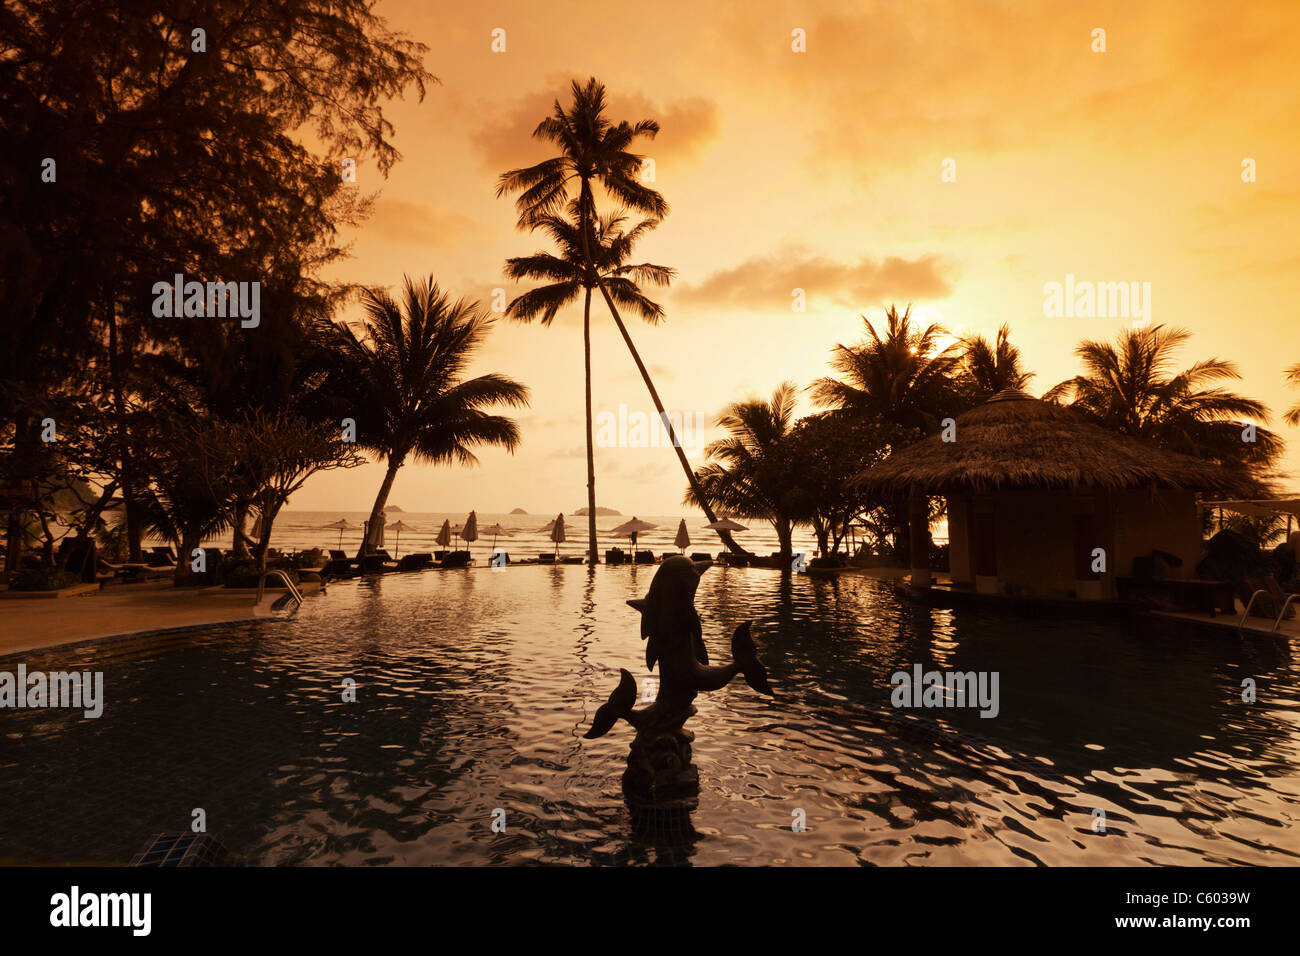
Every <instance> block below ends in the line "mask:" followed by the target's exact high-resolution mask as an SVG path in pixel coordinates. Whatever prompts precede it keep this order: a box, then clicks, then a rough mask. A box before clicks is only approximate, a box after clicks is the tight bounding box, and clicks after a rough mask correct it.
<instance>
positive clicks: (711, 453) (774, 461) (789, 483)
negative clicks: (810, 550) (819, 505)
mask: <svg viewBox="0 0 1300 956" xmlns="http://www.w3.org/2000/svg"><path fill="white" fill-rule="evenodd" d="M796 391H797V390H796V387H795V385H794V383H793V382H782V383H781V384H780V385H779V386H777V389H776V391H774V392H773V393H772V397H771V398H770V399H769V400H767V401H763V400H762V399H757V398H752V399H749V400H748V401H745V402H736V403H734V404H732V405H728V406H727V407H726V409H724V410H723V412H722V414H721V415H719V416H718V421H717V424H718V427H719V428H722V429H723V430H724V431H726V432H727V433H728V437H726V438H720V439H718V440H717V441H714V442H710V443H709V445H708V447H706V448H705V449H704V453H705V455H706V456H707V457H708V458H712V459H715V461H712V462H709V463H707V464H705V465H704V466H703V467H701V468H700V469H699V471H697V472H696V473H695V477H696V481H695V482H693V483H692V484H691V487H690V489H689V490H688V491H687V492H686V496H685V498H684V499H683V500H684V501H685V503H686V504H690V505H699V504H700V500H701V499H700V498H699V497H698V492H697V491H696V488H697V487H699V488H701V489H703V491H704V493H705V494H706V495H708V496H709V499H710V500H712V501H716V502H717V503H718V504H720V505H721V506H722V507H723V508H725V509H726V510H727V512H728V513H730V514H735V515H739V516H740V517H742V518H757V519H761V520H766V521H770V522H771V523H772V527H773V528H775V529H776V536H777V540H778V541H779V542H780V550H781V556H782V558H784V559H787V562H788V559H789V557H790V555H791V553H792V551H793V547H792V544H791V537H792V529H793V525H794V519H795V517H796V512H797V508H798V504H797V503H796V497H797V495H798V491H799V485H800V478H801V476H800V473H799V467H798V465H797V463H796V462H795V461H794V459H793V456H792V455H791V450H792V449H791V447H790V437H791V431H792V429H793V427H794V411H795V408H794V406H795V395H796Z"/></svg>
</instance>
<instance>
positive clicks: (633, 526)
mask: <svg viewBox="0 0 1300 956" xmlns="http://www.w3.org/2000/svg"><path fill="white" fill-rule="evenodd" d="M657 527H659V526H658V525H657V524H651V523H650V522H649V521H642V520H641V519H640V518H638V517H637V516H636V515H633V516H632V517H631V518H630V519H629V520H627V521H624V522H623V523H622V524H621V525H619V526H618V527H617V528H614V529H613V530H612V531H611V532H610V533H611V534H625V535H627V536H628V537H629V538H631V539H632V547H634V548H635V547H636V536H637V535H638V534H639V533H640V532H642V531H651V530H653V529H655V528H657Z"/></svg>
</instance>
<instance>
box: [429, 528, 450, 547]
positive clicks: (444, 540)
mask: <svg viewBox="0 0 1300 956" xmlns="http://www.w3.org/2000/svg"><path fill="white" fill-rule="evenodd" d="M433 543H434V544H436V545H438V546H439V547H442V548H446V547H449V546H450V545H451V522H450V521H444V522H443V523H442V530H440V531H439V532H438V537H436V538H434V539H433Z"/></svg>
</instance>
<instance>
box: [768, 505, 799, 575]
mask: <svg viewBox="0 0 1300 956" xmlns="http://www.w3.org/2000/svg"><path fill="white" fill-rule="evenodd" d="M772 524H773V525H774V526H775V527H776V540H777V548H778V550H779V551H780V553H781V560H782V561H783V562H785V565H784V567H785V569H786V570H789V568H790V560H791V558H793V557H794V530H793V529H792V528H791V527H790V519H788V518H785V517H781V516H778V517H777V518H776V519H774V520H773V521H772Z"/></svg>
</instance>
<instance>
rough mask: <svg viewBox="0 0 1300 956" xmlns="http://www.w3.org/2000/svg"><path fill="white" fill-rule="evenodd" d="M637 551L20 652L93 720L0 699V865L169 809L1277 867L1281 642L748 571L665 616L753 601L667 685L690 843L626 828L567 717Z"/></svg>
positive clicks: (680, 851)
mask: <svg viewBox="0 0 1300 956" xmlns="http://www.w3.org/2000/svg"><path fill="white" fill-rule="evenodd" d="M649 571H652V569H649V568H646V569H637V568H635V566H633V567H624V568H598V569H588V568H584V567H579V566H567V567H553V568H547V567H527V568H510V569H507V570H506V571H503V572H499V573H498V572H490V571H487V570H475V571H466V572H457V573H446V574H436V573H435V574H425V575H392V576H388V577H385V578H382V579H375V580H373V581H363V582H360V583H356V584H350V585H346V586H337V587H331V589H330V593H329V595H328V596H327V597H326V598H324V599H321V600H314V601H310V602H309V603H308V604H307V606H306V607H305V608H304V610H303V612H302V614H301V615H300V618H299V619H298V620H297V621H295V622H293V623H290V624H285V625H263V626H257V627H240V628H233V629H228V630H226V631H225V632H223V633H220V634H213V635H205V636H193V635H190V636H184V637H173V638H167V639H160V640H154V641H149V642H132V643H125V644H118V645H111V646H107V647H101V648H98V649H91V650H83V651H78V652H75V653H69V654H64V655H52V656H49V657H47V658H44V659H41V660H37V659H28V660H26V661H25V663H27V664H28V666H29V668H33V669H34V668H37V667H41V668H44V669H54V668H67V667H70V666H79V667H83V668H90V669H103V670H104V671H105V685H106V694H107V701H106V710H105V714H104V716H103V717H102V718H101V719H99V720H97V721H96V720H82V719H76V718H73V717H71V716H70V715H68V714H65V713H61V712H53V711H33V710H23V711H4V712H2V713H0V775H3V779H5V781H6V784H5V786H4V788H3V789H2V790H0V860H4V861H23V862H101V861H110V862H121V861H125V860H128V859H129V858H130V856H131V855H132V854H133V853H134V852H135V851H136V850H138V849H139V848H140V845H142V844H143V843H144V841H145V840H146V839H147V838H148V837H149V836H150V835H151V834H153V833H156V832H161V831H177V830H183V829H187V828H188V826H189V822H190V819H191V811H192V810H193V808H196V807H203V808H204V809H205V811H206V813H207V817H208V821H209V830H210V832H212V833H213V834H214V835H215V836H217V837H218V839H220V840H221V841H222V842H223V843H225V844H226V845H227V846H228V847H229V848H230V849H231V850H232V851H234V852H235V853H236V854H237V855H240V856H242V857H243V858H244V859H247V860H249V861H252V862H259V863H268V864H275V863H343V864H361V863H390V862H397V863H406V864H430V863H463V864H493V863H520V862H533V861H537V862H552V863H561V862H562V863H609V864H616V863H643V864H657V863H663V864H678V863H686V862H689V863H698V864H706V865H711V864H717V863H740V864H745V863H791V864H806V863H823V864H825V863H830V864H844V863H848V864H881V865H896V864H905V863H926V864H1014V863H1046V864H1054V865H1061V864H1069V865H1105V864H1133V863H1151V864H1184V865H1187V864H1193V865H1194V864H1206V863H1210V864H1222V863H1241V864H1260V863H1265V864H1267V863H1272V864H1280V863H1281V864H1291V865H1293V864H1294V863H1295V862H1296V861H1297V857H1298V856H1300V838H1298V837H1297V833H1300V827H1298V825H1300V819H1297V818H1298V817H1300V746H1298V744H1297V739H1298V737H1297V729H1298V727H1300V691H1298V690H1297V687H1300V681H1298V680H1297V678H1298V677H1300V673H1298V668H1297V665H1296V662H1295V660H1294V658H1293V657H1292V655H1291V653H1290V648H1289V647H1288V646H1287V645H1286V644H1284V643H1275V642H1272V641H1267V640H1261V639H1259V638H1249V639H1246V640H1244V641H1242V640H1238V639H1236V638H1226V637H1219V636H1214V635H1206V634H1203V633H1199V632H1195V631H1189V630H1185V629H1180V628H1176V627H1167V628H1161V629H1156V628H1151V627H1148V626H1144V625H1134V626H1126V625H1122V624H1116V623H1105V622H1094V623H1081V622H1067V621H1062V620H1053V619H1037V620H1036V619H1024V618H1007V617H1003V616H999V615H994V614H991V613H988V612H983V611H977V610H970V609H964V610H957V611H945V610H936V609H928V608H917V607H913V606H908V605H903V604H900V603H899V602H897V601H896V600H895V599H894V598H893V597H892V595H891V593H890V592H889V591H888V589H887V588H886V587H884V586H883V585H881V584H880V583H878V582H875V581H872V580H870V579H866V578H862V577H847V576H846V577H840V578H831V577H813V576H807V575H782V574H779V573H773V572H771V571H766V570H762V569H726V570H724V569H714V570H711V571H709V572H708V573H707V574H706V575H705V577H704V579H703V581H702V582H701V584H700V590H699V599H698V601H697V607H698V609H699V611H700V615H701V618H702V619H703V629H704V635H705V639H706V642H707V643H708V646H709V652H710V656H711V657H714V658H717V659H725V658H726V657H727V656H728V648H727V646H726V641H727V637H728V635H730V633H731V630H732V629H733V628H734V627H735V626H736V625H737V624H739V623H740V622H741V621H742V620H745V619H752V620H753V621H754V636H755V640H756V641H757V642H758V644H759V650H760V654H761V655H762V659H763V660H764V662H765V663H766V664H767V667H768V672H769V675H770V677H771V679H772V683H773V686H774V687H775V689H776V691H777V693H778V695H779V696H778V698H777V699H776V700H768V699H766V698H760V697H758V696H757V695H755V694H753V692H752V691H750V690H749V689H748V688H746V687H744V686H743V685H740V684H739V682H737V685H736V686H734V687H729V688H725V689H723V690H721V691H718V692H716V693H714V694H710V695H707V696H706V697H701V698H699V699H698V700H697V702H696V705H697V706H698V708H699V714H698V716H696V717H695V718H693V719H692V724H691V726H692V727H694V728H695V729H696V731H697V732H698V737H697V739H696V740H695V743H694V762H695V764H696V766H697V767H698V768H699V772H700V795H699V802H698V807H697V808H696V809H695V810H694V812H693V814H691V817H690V821H691V824H690V825H691V829H692V835H691V836H690V837H689V839H687V840H685V841H684V842H678V841H677V840H676V839H675V838H667V839H660V840H645V839H640V838H638V837H637V836H636V833H635V829H636V827H635V826H634V824H636V822H637V821H633V820H632V819H630V816H629V814H628V811H627V809H626V807H625V806H624V803H623V799H622V794H621V791H620V779H619V778H620V775H621V773H622V770H623V766H624V757H625V755H626V750H627V738H626V736H625V735H621V734H619V733H611V734H609V735H608V736H607V737H605V738H602V739H600V740H596V741H581V742H580V741H579V737H580V734H581V733H582V731H583V729H584V728H585V727H586V725H587V723H588V722H589V720H590V716H591V714H592V713H593V712H594V709H595V706H596V705H597V704H599V703H601V702H603V700H604V698H605V696H606V695H607V693H608V690H609V688H611V687H613V686H614V684H615V683H616V682H617V676H618V674H617V668H618V667H619V666H620V665H621V664H623V665H625V664H627V663H628V662H630V661H634V660H637V659H638V658H640V657H641V655H642V654H643V651H644V645H643V644H642V642H641V641H640V639H639V637H638V635H637V628H636V616H635V613H634V612H632V611H631V610H630V609H629V608H627V607H626V606H625V605H624V601H626V600H627V599H628V598H630V597H636V596H639V595H641V594H643V593H644V591H645V588H646V586H647V585H648V583H649V579H650V574H648V573H642V572H649ZM913 664H921V665H923V666H924V667H925V668H927V669H939V670H949V669H960V670H996V671H998V672H999V673H1000V675H1001V679H1000V691H1001V702H1000V703H1001V708H1000V714H999V716H998V718H997V719H993V720H987V719H981V718H980V717H979V716H978V714H977V713H976V712H975V711H973V710H964V709H947V710H942V711H936V710H921V711H915V712H905V711H899V710H896V709H894V708H892V707H891V706H890V704H889V691H890V686H889V676H890V674H892V673H893V672H894V671H895V670H904V669H909V668H910V667H911V666H912V665H913ZM633 674H634V676H635V677H637V678H638V679H640V677H642V676H645V672H644V671H638V670H633ZM349 678H350V679H352V680H355V682H356V687H357V695H356V703H351V704H350V703H345V702H344V700H343V687H344V680H345V679H349ZM1244 678H1251V679H1253V680H1254V681H1256V683H1257V686H1258V695H1259V696H1258V701H1257V702H1256V703H1254V704H1247V703H1244V702H1243V701H1242V699H1241V682H1242V680H1243V679H1244ZM1095 809H1102V810H1104V811H1105V813H1106V820H1107V829H1106V832H1105V833H1104V834H1099V833H1095V832H1093V830H1092V820H1093V817H1092V813H1093V810H1095ZM495 810H503V811H504V821H505V830H504V832H494V830H493V828H492V822H493V811H495ZM795 811H803V815H804V817H805V818H806V821H807V832H803V833H799V832H795V831H793V830H792V828H791V824H792V821H793V820H794V819H796V817H795ZM670 823H671V824H672V825H671V826H669V824H670ZM670 831H671V833H680V831H681V828H680V827H677V824H676V823H675V822H672V821H667V822H666V823H665V827H664V832H665V833H668V832H670Z"/></svg>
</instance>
